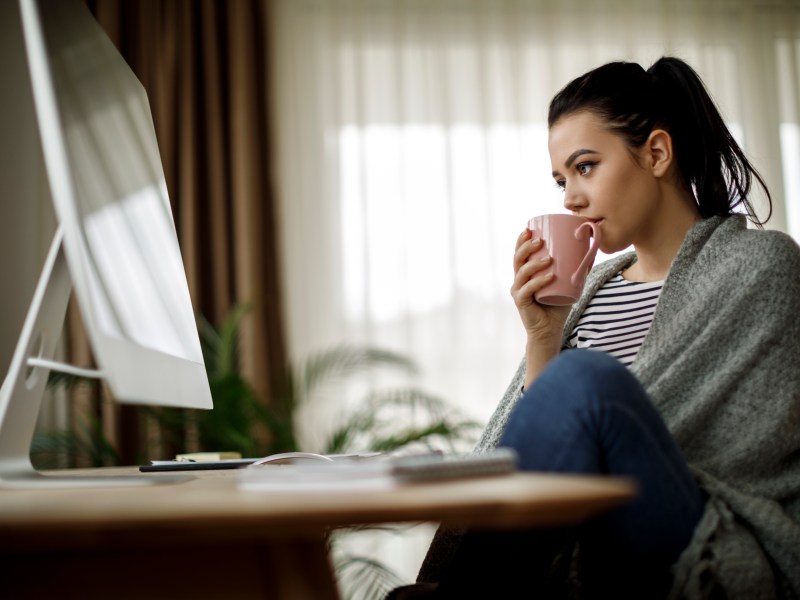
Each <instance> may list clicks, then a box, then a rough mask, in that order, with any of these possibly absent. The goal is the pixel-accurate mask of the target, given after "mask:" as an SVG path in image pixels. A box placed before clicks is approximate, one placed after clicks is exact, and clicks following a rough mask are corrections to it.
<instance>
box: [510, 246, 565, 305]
mask: <svg viewBox="0 0 800 600" xmlns="http://www.w3.org/2000/svg"><path fill="white" fill-rule="evenodd" d="M552 263H553V259H552V258H550V257H549V256H545V257H543V258H540V259H534V260H531V261H529V262H527V263H525V264H524V265H523V266H522V268H520V270H519V271H517V273H516V275H515V277H514V285H513V286H512V288H511V295H512V296H513V297H514V301H515V302H516V304H517V305H518V306H522V305H526V304H529V303H530V302H532V301H533V296H534V294H536V292H538V291H539V290H540V289H542V288H543V287H545V286H546V285H548V284H550V283H551V282H552V281H553V278H554V277H555V275H554V273H553V272H552V271H545V269H547V267H549V266H550V265H552Z"/></svg>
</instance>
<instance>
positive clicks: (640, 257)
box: [623, 194, 701, 281]
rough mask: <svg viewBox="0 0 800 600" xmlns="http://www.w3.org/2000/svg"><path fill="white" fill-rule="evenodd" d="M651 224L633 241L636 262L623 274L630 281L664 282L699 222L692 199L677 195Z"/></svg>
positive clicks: (668, 201) (686, 195) (663, 204)
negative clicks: (676, 256) (675, 259)
mask: <svg viewBox="0 0 800 600" xmlns="http://www.w3.org/2000/svg"><path fill="white" fill-rule="evenodd" d="M662 207H663V208H662V210H659V211H658V213H659V214H657V215H654V219H652V220H651V223H654V224H655V225H654V226H653V227H651V228H650V230H649V231H646V232H643V233H642V235H641V236H640V237H639V239H637V240H636V241H634V244H633V247H634V249H635V250H636V256H637V261H636V262H635V263H634V264H633V265H632V266H631V267H630V268H629V269H628V270H626V271H625V273H624V274H623V275H624V277H625V278H626V279H630V280H632V281H661V280H663V279H666V277H667V274H668V273H669V268H670V266H671V265H672V260H673V259H674V258H675V255H676V254H678V250H680V247H681V244H682V243H683V240H684V238H685V237H686V234H687V233H688V232H689V230H690V229H691V228H692V227H693V226H694V224H695V223H697V222H698V221H700V220H701V217H700V213H699V212H698V210H697V207H696V205H695V202H694V198H691V197H689V196H688V194H680V195H676V196H675V197H673V198H672V199H671V200H670V199H667V201H665V202H663V203H662Z"/></svg>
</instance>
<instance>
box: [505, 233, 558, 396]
mask: <svg viewBox="0 0 800 600" xmlns="http://www.w3.org/2000/svg"><path fill="white" fill-rule="evenodd" d="M531 237H532V232H531V230H530V229H525V231H524V232H522V233H521V234H520V236H519V237H518V238H517V246H516V250H515V252H514V283H513V285H512V286H511V296H512V297H513V298H514V304H516V306H517V311H519V315H520V317H521V318H522V324H523V326H524V327H525V333H526V334H527V341H528V343H527V349H526V356H527V360H526V362H527V373H526V377H525V386H526V387H528V385H529V384H530V383H531V381H532V380H533V379H534V378H535V377H536V376H537V375H538V373H539V371H541V369H542V368H544V366H545V365H546V364H547V362H549V361H550V360H551V359H553V358H554V357H555V356H556V355H557V354H558V352H559V351H560V350H561V341H562V337H563V335H564V323H565V321H566V320H567V315H568V314H569V311H570V307H569V306H546V305H544V304H539V303H538V302H536V300H535V299H534V294H535V293H536V292H538V291H539V290H540V289H542V288H543V287H545V286H546V285H547V284H549V283H550V282H551V281H552V280H553V273H552V270H551V269H550V267H551V266H552V264H553V259H552V257H550V256H545V257H544V258H541V257H540V258H533V255H534V254H535V253H536V252H538V251H539V250H541V249H542V244H543V242H542V240H540V239H533V240H532V239H531Z"/></svg>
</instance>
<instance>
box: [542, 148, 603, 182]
mask: <svg viewBox="0 0 800 600" xmlns="http://www.w3.org/2000/svg"><path fill="white" fill-rule="evenodd" d="M584 154H597V151H596V150H589V148H581V149H580V150H575V152H573V153H572V154H570V155H569V157H568V158H567V160H565V161H564V167H565V168H567V169H569V168H570V167H571V166H572V163H574V162H575V159H576V158H578V157H579V156H583V155H584ZM556 175H561V173H559V172H558V171H553V177H555V176H556Z"/></svg>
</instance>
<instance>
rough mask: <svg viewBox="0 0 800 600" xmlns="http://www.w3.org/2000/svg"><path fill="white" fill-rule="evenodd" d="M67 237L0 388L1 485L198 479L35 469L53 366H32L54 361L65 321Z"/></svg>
mask: <svg viewBox="0 0 800 600" xmlns="http://www.w3.org/2000/svg"><path fill="white" fill-rule="evenodd" d="M63 237H64V234H63V230H62V228H61V227H59V229H58V231H56V234H55V236H54V237H53V242H52V244H51V245H50V250H49V251H48V253H47V258H46V260H45V264H44V267H43V268H42V273H41V276H40V277H39V282H38V284H37V285H36V291H35V292H34V295H33V300H32V301H31V306H30V308H29V309H28V314H27V316H26V317H25V324H24V325H23V327H22V333H21V334H20V337H19V341H18V342H17V347H16V349H15V351H14V356H13V358H12V360H11V365H10V367H9V369H8V374H7V375H6V379H5V381H4V382H3V385H2V388H0V489H2V488H32V487H36V488H42V487H47V488H53V487H61V488H65V487H66V488H76V487H107V486H120V485H122V486H142V485H152V484H164V483H176V482H180V481H188V480H191V479H193V477H191V476H186V475H166V476H159V475H149V476H147V475H141V476H139V475H131V476H127V477H125V476H123V477H119V476H109V477H104V476H94V477H82V476H72V475H67V474H66V472H65V475H43V474H41V473H39V472H38V471H36V470H35V469H34V468H33V465H32V464H31V460H30V448H31V442H32V441H33V434H34V431H35V429H36V421H37V419H38V416H39V410H40V409H41V406H42V399H43V397H44V392H45V387H46V385H47V378H48V376H49V374H50V369H49V368H47V367H43V366H31V365H30V364H29V360H30V359H38V360H40V361H43V362H46V361H50V360H52V358H53V356H54V355H55V350H56V343H57V342H58V339H59V337H60V335H61V330H62V328H63V326H64V318H65V316H66V312H67V305H68V304H69V296H70V292H71V290H72V281H71V278H70V274H69V269H68V267H67V263H66V260H65V257H64V250H63V247H62V241H63Z"/></svg>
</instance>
